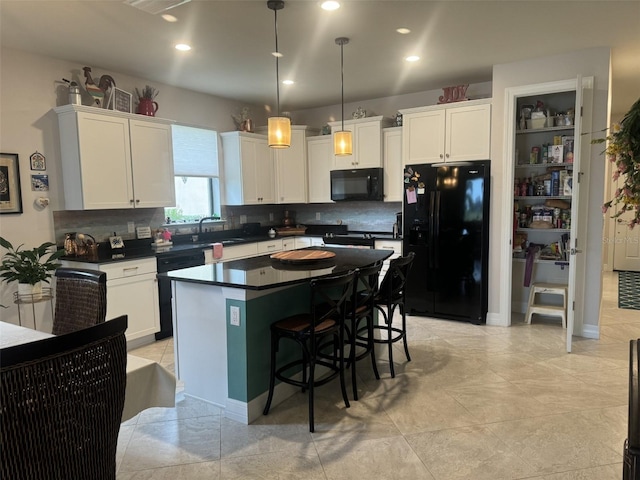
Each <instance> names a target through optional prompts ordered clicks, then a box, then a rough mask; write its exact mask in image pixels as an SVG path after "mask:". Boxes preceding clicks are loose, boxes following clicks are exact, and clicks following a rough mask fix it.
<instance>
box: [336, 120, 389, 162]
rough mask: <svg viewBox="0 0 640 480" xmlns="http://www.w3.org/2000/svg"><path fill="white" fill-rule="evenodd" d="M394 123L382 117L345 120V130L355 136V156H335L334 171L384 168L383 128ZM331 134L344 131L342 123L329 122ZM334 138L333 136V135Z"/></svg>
mask: <svg viewBox="0 0 640 480" xmlns="http://www.w3.org/2000/svg"><path fill="white" fill-rule="evenodd" d="M392 123H393V121H392V120H391V119H389V118H385V117H382V116H379V117H368V118H360V119H356V120H345V122H344V129H345V130H348V131H350V132H352V134H353V155H346V156H334V167H333V168H334V169H335V170H346V169H350V168H380V167H382V128H383V127H388V126H391V125H392ZM329 125H330V126H331V132H332V133H334V132H337V131H339V130H341V129H342V122H329ZM332 136H333V135H332Z"/></svg>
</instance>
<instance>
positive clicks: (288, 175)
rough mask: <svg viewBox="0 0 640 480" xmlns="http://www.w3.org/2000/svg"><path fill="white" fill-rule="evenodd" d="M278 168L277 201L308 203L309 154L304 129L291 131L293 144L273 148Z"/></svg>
mask: <svg viewBox="0 0 640 480" xmlns="http://www.w3.org/2000/svg"><path fill="white" fill-rule="evenodd" d="M271 150H272V152H273V156H274V158H275V168H276V187H277V195H276V203H307V162H306V160H307V158H306V157H307V156H306V150H307V149H306V139H305V132H304V130H292V131H291V146H290V147H289V148H284V149H271Z"/></svg>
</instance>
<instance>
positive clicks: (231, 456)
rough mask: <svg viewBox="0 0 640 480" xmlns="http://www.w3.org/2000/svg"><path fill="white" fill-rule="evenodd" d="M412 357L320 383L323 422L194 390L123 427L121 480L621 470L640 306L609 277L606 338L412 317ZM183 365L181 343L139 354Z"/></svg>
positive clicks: (570, 475)
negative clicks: (229, 411) (177, 359)
mask: <svg viewBox="0 0 640 480" xmlns="http://www.w3.org/2000/svg"><path fill="white" fill-rule="evenodd" d="M408 329H409V339H410V352H411V355H412V358H413V360H412V361H411V362H409V363H407V362H406V361H405V359H404V354H403V352H402V350H401V349H396V350H395V358H396V365H397V366H396V372H397V376H396V378H395V379H391V378H390V377H389V373H388V364H386V363H385V362H384V361H380V362H379V363H380V369H381V374H382V379H381V380H380V381H377V380H375V378H374V377H373V374H372V373H371V372H370V366H369V365H368V364H367V362H366V360H365V361H362V362H360V364H359V372H360V375H359V377H360V381H359V387H360V398H361V399H360V401H358V402H352V406H351V408H349V409H345V408H344V405H343V404H342V401H341V398H340V395H339V393H338V388H337V384H335V385H334V384H329V385H326V386H324V387H322V388H319V389H318V390H317V392H316V393H317V398H318V400H317V406H316V408H317V410H316V411H317V414H316V432H315V433H313V434H311V433H309V431H308V424H307V410H306V408H307V403H306V398H305V396H304V394H302V393H300V394H296V395H295V396H294V397H292V398H290V399H288V400H287V401H285V402H284V403H283V404H280V405H278V406H276V407H274V408H273V409H272V411H271V413H270V414H269V415H268V416H266V417H262V418H260V419H259V420H258V421H257V422H255V423H254V424H252V425H242V424H239V423H237V422H234V421H232V420H228V419H226V418H224V416H223V415H221V412H220V410H219V409H218V408H216V407H214V406H211V405H207V404H206V403H203V402H201V401H197V400H194V399H192V398H189V397H185V396H184V395H183V394H182V393H181V391H180V390H181V389H180V387H179V388H178V393H177V396H176V407H175V408H169V409H165V408H155V409H149V410H146V411H145V412H142V413H141V414H140V415H138V416H137V417H135V418H133V419H131V420H129V421H127V422H126V423H124V424H123V425H122V427H121V430H120V438H119V443H118V476H117V478H118V480H134V479H135V480H142V479H145V480H147V479H153V480H156V479H162V480H165V479H166V480H169V479H171V480H183V479H184V480H186V479H189V480H199V479H225V480H226V479H252V480H253V479H258V478H261V479H299V478H304V479H310V480H311V479H326V480H338V479H358V478H363V479H364V478H373V479H391V478H393V479H394V480H400V479H405V478H406V479H436V480H454V479H473V480H482V479H490V480H500V479H525V478H526V479H538V480H563V479H569V480H578V479H579V480H608V479H611V480H614V479H616V480H619V479H620V478H622V473H621V472H622V449H623V442H624V439H625V438H626V436H627V430H626V429H627V403H628V386H627V381H628V370H627V369H628V348H629V340H630V339H631V338H639V337H640V312H639V311H637V310H620V309H618V308H617V275H616V274H615V273H607V274H605V277H604V287H603V302H602V311H601V328H600V330H601V335H602V336H601V339H600V340H589V339H584V338H576V339H575V342H574V352H573V353H572V354H567V353H565V351H564V342H565V337H564V333H563V330H562V328H561V326H560V323H559V319H558V320H555V319H553V318H549V319H548V320H546V321H545V320H544V319H540V318H539V317H534V321H533V323H532V324H531V325H525V324H524V323H522V322H521V321H517V320H516V321H515V323H514V325H513V326H512V327H511V328H500V327H487V326H474V325H470V324H466V323H460V322H450V321H443V320H434V319H428V318H423V317H410V318H409V327H408ZM135 354H136V355H140V356H144V357H147V358H150V359H153V360H156V361H159V362H161V363H162V364H163V365H165V366H166V367H167V368H170V369H171V368H173V345H172V342H171V341H161V342H156V343H155V344H153V345H149V346H145V347H142V348H140V349H137V350H136V351H135Z"/></svg>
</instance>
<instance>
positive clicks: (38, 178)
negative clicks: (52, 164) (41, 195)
mask: <svg viewBox="0 0 640 480" xmlns="http://www.w3.org/2000/svg"><path fill="white" fill-rule="evenodd" d="M31 190H33V191H34V192H48V191H49V175H31Z"/></svg>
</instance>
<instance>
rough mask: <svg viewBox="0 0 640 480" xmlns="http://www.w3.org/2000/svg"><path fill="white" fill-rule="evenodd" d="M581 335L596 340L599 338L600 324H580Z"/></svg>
mask: <svg viewBox="0 0 640 480" xmlns="http://www.w3.org/2000/svg"><path fill="white" fill-rule="evenodd" d="M580 336H581V337H585V338H594V339H596V340H598V339H599V338H600V326H599V325H582V332H581V335H580Z"/></svg>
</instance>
